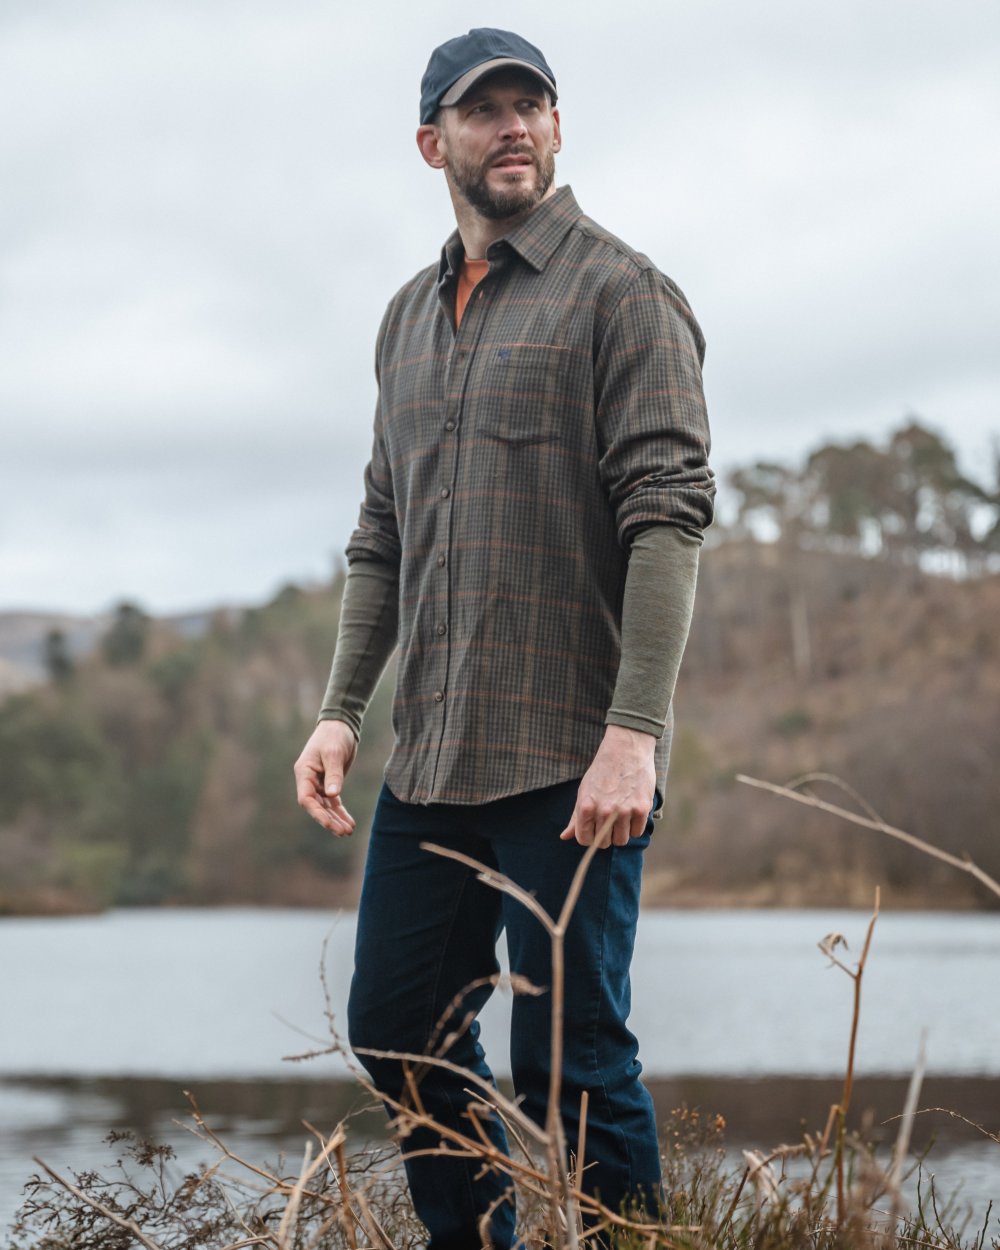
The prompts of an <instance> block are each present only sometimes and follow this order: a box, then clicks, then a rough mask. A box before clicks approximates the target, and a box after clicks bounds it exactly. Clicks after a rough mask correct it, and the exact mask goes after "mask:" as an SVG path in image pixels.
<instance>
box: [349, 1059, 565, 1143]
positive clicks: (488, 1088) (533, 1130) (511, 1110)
mask: <svg viewBox="0 0 1000 1250" xmlns="http://www.w3.org/2000/svg"><path fill="white" fill-rule="evenodd" d="M357 1053H358V1054H359V1055H369V1056H370V1057H371V1058H372V1059H396V1060H398V1061H399V1062H401V1063H420V1064H426V1065H427V1066H428V1067H431V1068H444V1069H445V1071H446V1072H454V1073H455V1074H456V1075H458V1076H461V1077H464V1078H465V1079H466V1080H469V1081H471V1082H472V1083H473V1084H474V1085H476V1086H478V1087H479V1089H481V1090H482V1091H483V1092H484V1093H485V1094H486V1097H487V1101H489V1102H494V1103H495V1104H496V1105H497V1106H498V1107H502V1108H503V1110H504V1111H505V1112H506V1114H507V1115H509V1116H510V1117H511V1119H512V1120H516V1122H517V1123H518V1124H519V1125H520V1127H521V1128H522V1129H523V1130H524V1131H525V1132H526V1133H528V1134H529V1135H530V1136H532V1137H534V1138H535V1139H536V1140H537V1141H538V1142H540V1143H541V1144H544V1143H545V1142H546V1140H547V1137H546V1134H545V1130H544V1129H540V1128H539V1127H538V1125H537V1124H536V1123H535V1121H534V1120H532V1119H531V1118H530V1117H529V1116H527V1115H525V1114H524V1112H523V1111H522V1110H521V1108H520V1107H519V1106H518V1105H517V1103H515V1102H512V1101H511V1100H510V1099H509V1098H508V1097H507V1096H506V1095H505V1094H501V1093H500V1091H499V1090H498V1089H497V1088H496V1087H495V1086H493V1085H491V1084H490V1083H489V1081H487V1080H486V1079H485V1078H484V1077H481V1076H479V1075H477V1074H476V1073H475V1072H470V1071H469V1069H468V1068H463V1067H462V1066H461V1065H460V1064H457V1063H453V1062H452V1060H450V1059H442V1058H441V1057H440V1056H438V1055H418V1054H414V1053H412V1052H411V1051H405V1050H375V1049H374V1048H373V1047H370V1046H359V1047H358V1048H357ZM378 1097H379V1098H381V1099H382V1100H383V1101H386V1096H385V1094H383V1093H378ZM388 1101H390V1102H391V1101H392V1100H391V1099H389V1100H388ZM395 1105H396V1104H395V1103H393V1106H395ZM402 1109H403V1110H406V1108H402Z"/></svg>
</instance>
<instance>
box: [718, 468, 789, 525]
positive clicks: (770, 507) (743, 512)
mask: <svg viewBox="0 0 1000 1250" xmlns="http://www.w3.org/2000/svg"><path fill="white" fill-rule="evenodd" d="M799 480H800V479H799V475H798V474H797V473H796V472H795V470H794V469H790V468H789V467H788V466H787V465H784V464H777V463H775V462H774V461H770V460H758V461H757V462H756V463H755V464H752V465H746V466H744V467H743V468H740V469H735V470H734V471H733V472H732V473H731V474H730V475H729V487H730V489H731V490H732V491H733V492H734V494H735V495H736V509H737V511H736V524H737V528H738V529H740V530H742V531H743V532H744V533H749V534H756V533H758V532H759V531H760V530H761V529H763V530H764V531H768V530H770V531H772V533H771V535H768V536H769V537H770V536H773V537H775V538H789V537H791V536H792V532H793V531H794V530H796V529H797V525H796V522H797V521H798V519H799V516H800V509H799V507H798V504H799V491H798V486H799Z"/></svg>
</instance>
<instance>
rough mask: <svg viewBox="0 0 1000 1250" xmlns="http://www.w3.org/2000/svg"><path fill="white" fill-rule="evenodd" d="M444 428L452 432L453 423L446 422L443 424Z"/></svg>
mask: <svg viewBox="0 0 1000 1250" xmlns="http://www.w3.org/2000/svg"><path fill="white" fill-rule="evenodd" d="M444 428H445V429H446V430H453V429H454V428H455V422H454V421H446V422H445V423H444Z"/></svg>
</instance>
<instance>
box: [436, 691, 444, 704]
mask: <svg viewBox="0 0 1000 1250" xmlns="http://www.w3.org/2000/svg"><path fill="white" fill-rule="evenodd" d="M434 702H435V703H443V702H444V691H443V690H435V691H434Z"/></svg>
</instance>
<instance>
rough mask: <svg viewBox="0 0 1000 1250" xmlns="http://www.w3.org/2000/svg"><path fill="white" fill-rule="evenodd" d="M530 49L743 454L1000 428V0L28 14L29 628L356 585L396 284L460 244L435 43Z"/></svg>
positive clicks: (19, 163)
mask: <svg viewBox="0 0 1000 1250" xmlns="http://www.w3.org/2000/svg"><path fill="white" fill-rule="evenodd" d="M472 25H500V26H505V27H508V28H512V29H516V30H518V31H519V32H520V33H522V34H524V35H525V36H527V37H528V38H529V39H531V40H532V41H533V42H535V43H537V44H539V45H540V46H541V47H542V49H543V50H544V51H545V53H546V56H547V57H548V60H549V62H550V64H551V65H552V67H553V69H554V71H555V74H556V77H557V80H558V84H559V90H560V108H561V113H562V122H563V140H564V147H563V152H562V154H561V155H560V157H559V165H558V170H557V176H558V181H559V182H560V183H567V182H568V183H571V184H572V186H573V188H574V191H575V192H576V195H577V198H578V199H579V200H580V202H581V204H582V206H583V208H584V210H585V211H586V212H588V213H589V214H590V215H591V216H593V217H595V218H596V219H597V220H598V221H600V222H601V223H602V224H603V225H605V226H607V227H608V228H609V229H611V230H613V231H615V232H616V233H617V234H619V235H621V236H622V237H623V238H625V239H626V240H627V241H628V242H629V243H631V244H632V245H633V246H635V247H637V248H639V249H640V250H642V251H644V252H646V253H647V254H648V255H649V256H651V257H652V258H653V260H654V261H655V262H656V263H657V264H658V265H659V266H660V267H661V268H662V269H663V270H664V271H665V272H667V273H668V274H670V275H671V276H672V277H673V278H674V279H675V280H676V281H677V282H679V283H680V285H681V286H682V287H683V288H684V290H685V291H686V293H687V295H688V297H689V299H690V301H691V304H692V306H693V308H694V310H695V312H696V314H697V316H698V318H699V320H700V322H701V324H702V327H703V329H704V331H705V334H706V337H707V339H708V357H707V360H706V369H705V380H706V390H707V393H708V399H709V407H710V412H711V416H712V422H713V431H714V442H715V460H716V465H717V468H718V469H719V470H720V473H721V474H722V475H723V476H724V473H725V470H726V468H727V467H730V466H732V465H734V464H737V463H741V462H745V461H748V460H751V459H755V458H759V457H767V458H789V459H790V458H796V457H798V456H801V455H802V454H803V453H804V452H805V451H807V450H808V449H810V448H811V447H813V446H815V445H816V444H817V443H819V442H821V441H823V440H826V439H830V438H838V439H847V438H850V437H855V436H859V435H863V436H867V437H869V438H872V439H879V438H881V437H883V436H884V435H885V433H886V431H887V430H888V429H890V428H891V427H893V426H894V425H898V424H899V422H900V421H901V420H902V418H903V417H904V415H906V414H907V413H910V412H916V413H919V414H920V415H921V416H922V417H923V418H924V419H925V420H927V421H928V422H930V423H931V424H933V425H934V426H936V427H937V428H938V429H940V430H941V431H942V432H943V433H944V434H945V435H946V436H947V437H948V438H949V439H950V440H951V441H952V442H953V443H954V444H955V445H957V446H958V447H959V448H960V450H961V453H962V456H963V461H964V463H965V465H966V466H967V467H968V468H970V469H973V470H976V469H978V468H980V467H982V468H983V471H984V472H985V471H986V470H985V466H986V463H987V461H988V459H989V454H990V446H991V438H992V436H993V435H994V434H995V433H997V432H998V431H1000V230H998V226H997V223H998V221H1000V161H998V159H997V157H998V136H1000V5H997V4H996V3H995V2H994V0H977V2H972V0H948V3H947V4H945V3H944V0H934V2H926V0H838V2H837V3H836V4H833V3H830V4H822V5H821V4H803V3H802V0H758V2H757V3H753V4H750V3H748V2H747V0H683V2H681V0H674V2H670V0H644V2H639V0H615V2H614V3H601V4H596V3H590V2H588V0H583V2H582V3H581V0H549V2H548V3H547V4H545V5H541V4H537V3H535V4H527V3H524V2H523V0H507V2H506V3H504V4H503V5H501V6H496V7H491V6H488V5H486V6H482V5H480V6H476V5H472V6H470V5H468V4H459V3H457V0H424V2H423V3H421V4H419V5H416V4H410V3H403V0H393V2H392V3H382V4H380V3H377V2H373V3H371V4H370V5H369V6H368V7H367V9H366V8H363V7H362V6H360V5H358V4H357V3H356V2H355V0H350V2H349V3H348V2H347V0H280V3H279V2H278V0H270V2H269V3H264V2H263V0H0V427H2V450H0V610H4V609H13V608H27V607H46V608H66V609H71V610H75V611H92V610H98V609H102V608H105V607H107V606H108V605H109V604H111V603H113V602H115V601H117V600H119V599H121V598H123V597H129V598H132V599H136V600H138V601H139V602H141V603H142V604H144V605H145V606H146V607H147V608H149V609H151V610H155V611H167V610H176V609H182V608H188V607H194V606H201V605H209V604H213V603H218V602H222V601H239V602H244V603H253V602H260V601H261V600H263V599H264V598H265V597H267V596H269V595H270V594H271V593H273V591H274V590H275V589H276V588H277V587H278V586H280V585H281V584H282V583H283V582H285V581H287V580H306V579H313V578H320V577H324V576H326V575H327V573H328V572H329V570H330V568H331V562H332V560H333V558H334V555H335V553H337V552H339V551H340V550H341V549H342V548H343V545H344V542H345V540H346V538H347V535H348V534H349V532H350V530H351V528H352V526H353V523H354V520H355V517H356V514H357V505H358V500H359V490H360V477H361V472H362V469H363V466H364V463H365V460H366V459H367V455H368V449H369V443H370V422H371V410H372V402H373V398H374V381H373V376H372V351H373V341H374V335H375V330H376V328H377V325H378V321H379V318H380V316H381V313H382V310H383V308H384V305H385V303H386V301H387V300H388V298H389V297H390V296H391V295H392V294H393V292H394V291H395V290H396V288H397V287H398V286H399V285H400V284H401V283H402V282H403V281H405V280H406V279H407V278H408V277H409V276H411V275H412V274H413V273H414V272H415V271H416V270H418V269H420V268H422V267H423V266H424V265H426V264H428V263H430V262H431V261H432V260H433V259H434V258H435V257H436V254H437V251H438V249H439V247H440V244H441V242H442V241H443V239H444V238H445V236H446V235H447V234H448V232H449V231H450V229H451V228H452V224H453V223H452V219H451V217H450V206H449V202H448V199H447V194H446V191H445V188H444V184H443V179H442V177H441V175H439V174H436V173H434V172H432V171H430V170H428V169H427V168H425V167H424V165H423V164H422V162H421V161H420V158H419V155H418V153H417V150H416V146H415V144H414V142H413V132H414V129H415V126H416V102H417V97H418V89H419V80H420V76H421V74H422V72H423V68H424V65H425V63H426V60H427V56H428V54H429V52H430V49H431V48H432V47H433V46H434V45H435V44H437V43H439V42H441V41H442V40H444V39H446V38H450V37H451V36H452V35H455V34H459V33H462V32H463V31H465V30H467V29H468V28H469V26H472Z"/></svg>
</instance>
